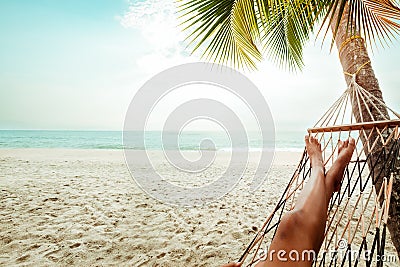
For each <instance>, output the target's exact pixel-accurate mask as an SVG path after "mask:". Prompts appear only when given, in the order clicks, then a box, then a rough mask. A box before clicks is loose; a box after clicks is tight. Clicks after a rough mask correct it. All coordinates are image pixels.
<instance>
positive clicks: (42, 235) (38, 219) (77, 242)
mask: <svg viewBox="0 0 400 267" xmlns="http://www.w3.org/2000/svg"><path fill="white" fill-rule="evenodd" d="M154 155H155V156H154V157H155V159H156V161H157V158H158V159H160V160H161V158H162V152H154ZM299 158H300V154H299V153H295V152H278V153H277V155H276V157H275V161H274V164H273V166H272V168H271V169H270V171H269V174H268V178H267V180H266V182H265V183H264V184H263V185H262V186H261V187H260V188H259V189H258V190H257V191H256V192H254V193H251V192H249V190H248V182H246V181H247V180H248V178H249V177H251V174H252V173H251V172H250V171H249V172H246V173H245V175H244V178H243V181H241V182H240V183H239V184H238V185H237V186H236V187H235V189H234V190H233V191H231V192H230V193H229V194H227V195H226V196H225V197H223V198H221V199H219V200H217V201H215V202H213V203H211V204H209V205H206V206H203V207H198V208H182V207H174V206H170V205H167V204H163V203H160V202H159V201H157V200H155V199H153V198H151V197H149V196H148V195H146V194H145V193H144V192H143V191H142V190H141V189H140V188H139V187H138V186H137V185H136V184H135V182H134V181H133V180H132V178H131V177H130V174H129V171H128V169H127V167H126V165H125V162H124V157H123V151H122V150H72V149H71V150H65V149H3V150H0V173H1V175H0V187H1V191H0V200H1V201H0V219H1V224H0V265H2V266H15V265H19V266H50V265H51V266H53V265H55V266H66V265H75V266H110V265H111V266H218V265H220V264H223V263H227V262H229V261H234V260H237V259H238V258H239V257H240V256H241V254H242V253H243V251H244V249H245V248H246V247H247V245H248V243H249V242H250V241H251V239H252V238H253V237H254V235H255V233H256V231H257V230H258V228H259V227H260V226H261V225H262V223H263V221H264V220H265V217H266V216H267V215H268V214H269V213H270V212H271V211H272V209H273V208H274V206H275V204H276V201H277V200H278V198H279V197H280V195H281V193H282V191H283V190H284V187H285V186H286V183H287V181H288V180H289V179H290V177H291V175H292V174H293V171H294V169H295V167H296V164H297V162H298V160H299ZM222 161H224V160H222ZM251 164H256V163H255V162H250V165H251ZM158 168H160V170H161V171H162V170H164V171H165V172H167V171H168V166H166V165H165V164H164V163H162V164H160V165H159V166H158ZM221 170H223V164H220V165H218V162H217V164H216V166H215V167H213V168H211V170H209V171H208V172H207V173H205V174H203V175H206V176H212V175H213V174H217V173H218V172H219V171H221ZM144 173H145V172H144ZM171 179H178V180H179V179H180V177H173V178H171ZM178 182H179V181H178ZM386 251H387V253H394V249H393V246H392V244H391V243H390V240H389V241H388V244H387V250H386ZM397 264H398V262H397V263H392V265H390V264H388V265H386V266H398V265H397Z"/></svg>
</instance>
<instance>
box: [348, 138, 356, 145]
mask: <svg viewBox="0 0 400 267" xmlns="http://www.w3.org/2000/svg"><path fill="white" fill-rule="evenodd" d="M349 145H350V146H356V140H354V138H352V137H350V138H349Z"/></svg>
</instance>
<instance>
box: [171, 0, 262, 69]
mask: <svg viewBox="0 0 400 267" xmlns="http://www.w3.org/2000/svg"><path fill="white" fill-rule="evenodd" d="M178 3H180V5H179V7H178V9H179V11H180V13H181V14H182V15H181V16H180V17H181V19H183V20H184V21H183V22H182V25H184V26H185V30H187V31H190V30H191V31H192V32H191V33H190V34H189V36H188V37H187V40H189V45H191V44H194V43H196V44H195V46H194V49H193V51H196V50H198V49H199V48H200V47H201V46H202V45H204V46H206V49H205V50H204V53H203V57H205V58H206V59H208V60H214V61H216V62H218V63H223V64H228V65H233V66H234V67H241V66H246V67H248V68H251V69H254V68H256V63H257V62H258V61H260V60H261V59H262V55H261V52H260V51H259V49H258V47H257V43H258V42H259V40H260V32H259V25H258V21H259V18H258V16H259V15H258V12H257V11H256V3H255V2H254V0H236V1H233V0H230V1H227V0H181V1H178Z"/></svg>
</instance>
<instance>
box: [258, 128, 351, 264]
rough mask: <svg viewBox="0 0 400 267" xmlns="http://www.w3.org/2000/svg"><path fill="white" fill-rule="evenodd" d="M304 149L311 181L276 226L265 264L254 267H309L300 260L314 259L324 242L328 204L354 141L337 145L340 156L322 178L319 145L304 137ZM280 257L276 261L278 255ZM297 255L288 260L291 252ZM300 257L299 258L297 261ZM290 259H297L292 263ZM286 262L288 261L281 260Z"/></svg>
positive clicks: (305, 261) (316, 141) (349, 155)
mask: <svg viewBox="0 0 400 267" xmlns="http://www.w3.org/2000/svg"><path fill="white" fill-rule="evenodd" d="M305 142H306V148H307V153H308V155H309V158H310V161H311V177H310V179H309V181H308V183H307V184H306V185H305V187H304V189H303V190H302V191H301V193H300V195H299V197H298V199H297V202H296V204H295V207H294V209H293V210H292V211H290V212H288V213H286V214H285V215H284V216H283V217H282V220H281V222H280V224H279V226H278V229H277V232H276V235H275V237H274V239H273V240H272V243H271V246H270V248H269V254H268V258H267V259H266V261H261V262H260V263H259V264H257V267H269V266H276V267H280V266H307V267H308V266H311V264H312V258H308V257H305V258H304V257H303V256H302V255H307V256H308V255H312V254H309V253H307V254H304V252H305V251H313V252H314V255H315V256H316V255H317V253H318V251H319V249H320V247H321V245H322V242H323V238H324V232H325V225H326V219H327V209H328V203H329V200H330V198H331V196H332V193H333V191H334V190H335V189H337V188H338V185H340V183H341V179H342V177H343V173H344V170H345V167H346V165H347V164H348V162H349V161H350V158H351V155H352V154H353V151H354V145H353V144H354V140H351V139H350V142H348V141H346V142H344V143H340V144H339V145H340V151H339V156H338V159H337V160H336V162H335V163H334V165H333V166H332V168H331V169H330V170H329V172H328V174H327V177H325V173H324V166H323V160H322V152H321V145H320V143H319V142H318V140H317V139H316V138H314V137H308V136H306V140H305ZM280 251H283V252H286V254H285V255H284V253H282V252H281V255H280V257H279V252H280ZM293 251H295V252H297V254H296V253H293V254H292V257H289V256H290V253H291V252H293ZM299 256H300V258H299ZM291 258H299V259H300V260H296V261H293V260H291ZM282 259H287V260H282Z"/></svg>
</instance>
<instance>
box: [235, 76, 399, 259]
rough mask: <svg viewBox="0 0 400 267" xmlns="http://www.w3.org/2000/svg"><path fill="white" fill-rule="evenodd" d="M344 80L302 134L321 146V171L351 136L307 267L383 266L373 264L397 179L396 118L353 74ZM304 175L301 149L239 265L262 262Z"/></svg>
mask: <svg viewBox="0 0 400 267" xmlns="http://www.w3.org/2000/svg"><path fill="white" fill-rule="evenodd" d="M349 75H351V83H350V86H349V87H348V88H347V90H346V91H345V92H344V93H343V95H342V96H341V97H340V98H339V99H338V100H337V101H336V102H335V103H334V104H333V105H332V106H331V107H330V108H329V109H328V111H327V112H326V113H325V114H324V115H323V116H322V117H321V119H320V120H318V122H317V123H316V124H315V126H314V127H313V128H311V129H309V130H308V133H309V134H310V135H313V136H315V137H317V138H318V139H319V141H320V143H321V146H322V149H323V159H324V163H325V168H326V170H329V168H330V166H331V165H332V163H333V162H334V161H335V159H336V158H337V150H338V141H339V140H344V139H347V138H348V137H350V136H351V137H353V138H354V139H355V141H356V149H355V152H354V153H353V156H352V159H351V161H350V163H349V164H348V166H347V168H346V170H345V174H344V177H343V180H342V184H341V189H340V191H339V192H337V193H334V195H333V197H332V198H331V201H330V204H329V209H328V220H327V222H326V229H325V239H324V242H323V245H322V247H321V250H320V251H319V253H318V255H317V257H316V258H315V260H314V263H313V266H384V265H383V264H384V263H383V261H382V260H379V259H383V258H384V256H385V241H386V239H387V233H386V231H387V230H386V224H387V220H388V217H389V206H390V198H391V192H392V185H393V178H394V176H395V175H399V173H398V170H397V169H396V168H397V167H396V166H398V161H399V157H400V154H399V150H400V149H399V148H400V131H399V126H400V115H399V114H398V113H396V112H395V111H394V110H392V109H390V108H389V107H387V106H386V105H385V103H383V102H382V101H381V100H380V99H378V98H377V97H375V96H374V95H373V94H371V93H370V92H368V91H367V90H365V89H364V88H362V87H361V86H360V85H358V84H357V82H356V79H355V76H356V74H353V75H352V74H349ZM385 110H387V111H385ZM354 114H358V115H357V116H359V117H358V120H356V118H355V115H354ZM377 117H378V118H380V119H379V120H376V119H375V118H377ZM356 121H358V122H356ZM396 171H397V172H396ZM310 175H311V166H310V160H309V158H308V155H307V153H306V150H304V152H303V155H302V157H301V159H300V162H299V164H298V166H297V168H296V170H295V172H294V174H293V176H292V177H291V179H290V181H289V183H288V184H287V186H286V188H285V190H284V192H283V194H282V196H281V198H280V199H279V201H278V203H277V205H276V207H275V209H274V210H273V212H272V213H271V214H270V215H269V216H268V217H267V219H266V221H265V222H264V224H263V225H262V227H261V228H260V230H259V232H258V233H257V234H256V236H255V237H254V238H253V240H252V241H251V242H250V244H249V245H248V247H247V249H246V250H245V251H244V253H243V255H242V256H241V258H240V261H241V262H243V265H242V266H255V265H256V264H257V263H258V262H259V261H262V260H265V257H267V250H268V247H269V245H270V243H271V240H272V238H273V237H274V235H275V233H276V230H277V227H278V225H279V223H280V220H281V218H282V215H283V214H284V213H285V212H287V211H290V210H291V209H293V207H294V204H295V202H296V198H297V196H298V194H299V192H300V191H301V190H302V189H303V186H304V184H305V183H306V182H307V180H308V179H309V177H310ZM299 253H300V254H301V252H299ZM292 256H293V257H294V258H295V259H296V257H299V256H302V255H292ZM376 259H378V260H377V261H376Z"/></svg>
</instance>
